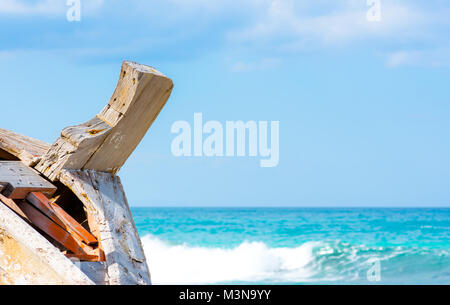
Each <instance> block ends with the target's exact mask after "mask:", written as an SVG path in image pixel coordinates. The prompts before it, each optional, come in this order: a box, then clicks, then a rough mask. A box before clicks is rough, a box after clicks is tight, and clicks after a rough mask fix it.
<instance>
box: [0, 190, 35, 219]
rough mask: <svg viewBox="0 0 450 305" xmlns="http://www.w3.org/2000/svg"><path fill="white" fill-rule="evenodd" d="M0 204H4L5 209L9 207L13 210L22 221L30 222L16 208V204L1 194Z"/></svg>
mask: <svg viewBox="0 0 450 305" xmlns="http://www.w3.org/2000/svg"><path fill="white" fill-rule="evenodd" d="M0 202H2V203H3V204H5V205H6V206H7V207H9V208H10V209H11V210H13V211H14V212H15V213H16V214H17V215H19V216H20V217H22V218H23V219H24V220H27V221H28V222H30V220H29V219H28V217H27V215H25V214H24V213H23V212H22V210H21V209H20V208H19V207H18V206H17V204H16V203H15V202H14V200H12V199H9V198H6V197H5V196H3V195H2V194H0Z"/></svg>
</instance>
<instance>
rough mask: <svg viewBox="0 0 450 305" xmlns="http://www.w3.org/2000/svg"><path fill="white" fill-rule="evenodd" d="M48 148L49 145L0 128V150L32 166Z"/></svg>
mask: <svg viewBox="0 0 450 305" xmlns="http://www.w3.org/2000/svg"><path fill="white" fill-rule="evenodd" d="M49 148H50V144H48V143H45V142H43V141H40V140H37V139H34V138H31V137H27V136H24V135H21V134H18V133H15V132H12V131H9V130H6V129H1V128H0V150H4V151H6V152H7V153H9V154H11V155H13V156H15V157H17V158H18V159H20V160H21V161H22V162H23V163H24V164H25V165H27V166H34V165H35V164H36V163H37V162H38V161H39V160H40V158H41V156H43V155H44V154H45V153H46V152H47V151H48V150H49Z"/></svg>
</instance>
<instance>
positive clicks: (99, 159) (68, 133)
mask: <svg viewBox="0 0 450 305" xmlns="http://www.w3.org/2000/svg"><path fill="white" fill-rule="evenodd" d="M172 88H173V83H172V81H171V80H170V79H169V78H167V77H166V76H164V75H163V74H162V73H161V72H158V71H156V70H155V69H153V68H151V67H148V66H144V65H140V64H136V63H132V62H129V61H125V62H124V63H123V64H122V69H121V72H120V75H119V80H118V83H117V87H116V89H115V91H114V94H113V95H112V97H111V99H110V101H109V103H108V104H107V105H106V107H105V108H104V109H103V110H102V111H101V113H99V114H98V115H97V116H96V117H94V118H93V119H92V120H90V121H89V122H87V123H84V124H81V125H78V126H73V127H67V128H65V129H63V131H62V133H61V137H60V138H59V139H57V140H56V142H55V143H54V144H53V145H52V147H51V148H50V150H49V151H48V152H47V153H46V155H45V156H43V157H42V159H41V161H40V162H39V163H38V164H37V166H36V169H37V170H39V171H40V172H41V173H43V174H44V175H46V176H47V177H49V178H50V179H51V180H57V179H58V175H59V173H60V171H61V170H62V169H92V170H97V171H103V172H110V173H114V174H115V173H117V172H118V171H119V170H120V168H121V167H122V165H123V164H124V163H125V161H126V160H127V159H128V157H129V156H130V154H131V153H132V152H133V151H134V149H135V148H136V146H137V145H138V144H139V142H140V141H141V140H142V138H143V137H144V135H145V133H146V132H147V130H148V129H149V128H150V126H151V124H152V123H153V122H154V120H155V119H156V117H157V116H158V114H159V112H160V111H161V109H162V108H163V106H164V105H165V103H166V101H167V100H168V98H169V96H170V93H171V92H172Z"/></svg>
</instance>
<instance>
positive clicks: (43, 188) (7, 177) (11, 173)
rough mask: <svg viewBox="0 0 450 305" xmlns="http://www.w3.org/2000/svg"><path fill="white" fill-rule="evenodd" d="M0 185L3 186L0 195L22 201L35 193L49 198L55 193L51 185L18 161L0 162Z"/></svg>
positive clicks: (54, 188)
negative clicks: (30, 193) (40, 193)
mask: <svg viewBox="0 0 450 305" xmlns="http://www.w3.org/2000/svg"><path fill="white" fill-rule="evenodd" d="M0 184H2V185H4V188H3V190H2V194H3V195H4V196H6V197H8V198H10V199H24V198H25V197H26V196H27V194H28V193H29V192H36V191H38V192H42V193H45V194H46V195H47V196H51V195H53V194H54V193H55V191H56V187H55V186H54V185H53V184H51V183H50V182H48V181H47V180H45V179H44V178H42V177H41V176H40V175H39V173H38V172H37V171H35V170H34V169H32V168H30V167H28V166H25V165H24V164H23V163H22V162H20V161H0Z"/></svg>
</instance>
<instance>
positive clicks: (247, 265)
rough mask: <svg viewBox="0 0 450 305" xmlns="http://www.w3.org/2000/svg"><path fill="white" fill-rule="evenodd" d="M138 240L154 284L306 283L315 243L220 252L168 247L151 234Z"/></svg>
mask: <svg viewBox="0 0 450 305" xmlns="http://www.w3.org/2000/svg"><path fill="white" fill-rule="evenodd" d="M142 241H143V244H144V250H145V253H146V256H147V260H148V264H149V268H150V271H151V274H152V282H153V283H154V284H208V283H226V282H259V281H264V282H272V281H273V282H289V281H308V280H310V277H311V275H312V270H311V266H310V265H311V263H312V261H313V253H312V250H313V248H314V246H316V244H317V243H314V242H310V243H305V244H303V245H301V246H299V247H296V248H269V247H267V246H266V245H265V244H264V243H262V242H243V243H242V244H240V245H239V246H237V247H235V248H232V249H222V248H205V247H192V246H188V245H171V244H169V243H167V242H165V241H162V240H161V239H159V238H157V237H155V236H152V235H147V236H145V237H144V238H143V239H142Z"/></svg>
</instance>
